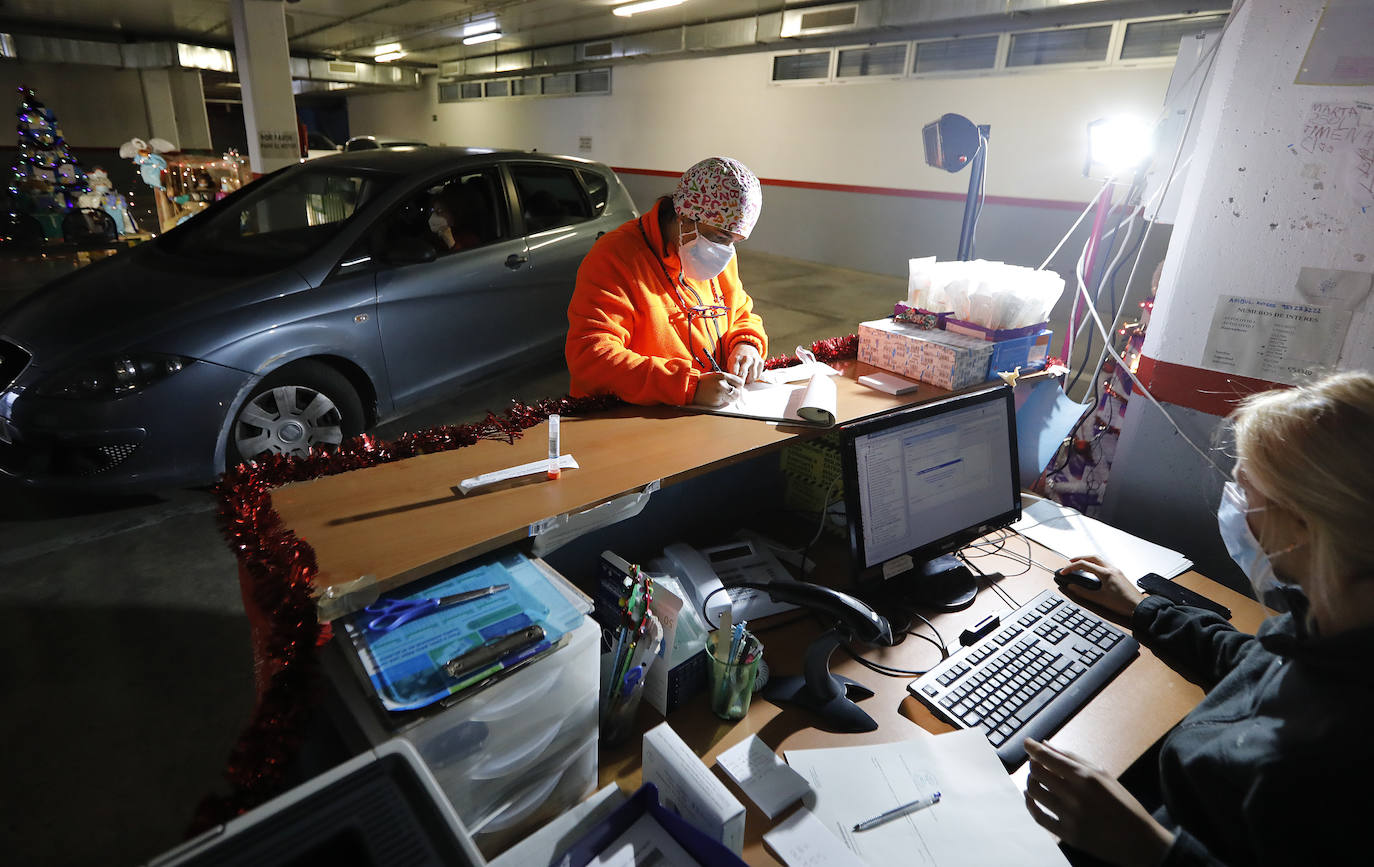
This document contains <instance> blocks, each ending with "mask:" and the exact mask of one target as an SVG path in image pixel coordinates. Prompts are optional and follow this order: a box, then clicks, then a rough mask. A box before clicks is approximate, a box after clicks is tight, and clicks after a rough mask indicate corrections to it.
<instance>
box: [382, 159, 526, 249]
mask: <svg viewBox="0 0 1374 867" xmlns="http://www.w3.org/2000/svg"><path fill="white" fill-rule="evenodd" d="M499 183H500V175H499V174H498V173H497V171H496V169H495V168H478V169H469V170H467V171H463V172H458V173H457V174H454V175H450V176H449V177H446V178H442V179H440V180H439V181H437V182H435V183H432V184H429V185H428V186H426V187H424V188H423V189H420V190H416V191H415V192H414V193H412V194H411V195H410V196H409V197H408V198H407V199H406V200H405V201H404V202H402V204H401V205H400V206H399V207H398V208H397V209H396V210H395V211H394V212H392V214H391V216H390V218H389V219H388V221H387V227H386V233H387V235H388V237H389V238H391V239H396V238H400V237H408V238H423V239H424V240H425V241H426V242H427V243H429V244H430V245H432V246H433V247H434V251H435V253H436V254H437V255H438V256H441V257H442V256H447V255H450V254H453V253H459V252H462V251H464V250H472V249H475V248H477V247H481V246H484V245H486V244H490V243H492V242H493V241H499V240H502V239H503V238H506V237H508V235H509V232H508V230H507V227H506V219H505V217H506V210H505V204H504V201H503V200H502V198H501V196H500V194H499V192H500V186H499Z"/></svg>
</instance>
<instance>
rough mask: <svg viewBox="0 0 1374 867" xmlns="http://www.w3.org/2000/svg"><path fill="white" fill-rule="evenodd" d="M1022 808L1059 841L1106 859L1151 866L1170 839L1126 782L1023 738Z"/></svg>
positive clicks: (1070, 755) (1113, 861) (1172, 839)
mask: <svg viewBox="0 0 1374 867" xmlns="http://www.w3.org/2000/svg"><path fill="white" fill-rule="evenodd" d="M1025 745H1026V755H1027V756H1028V757H1029V758H1030V774H1029V775H1028V777H1027V779H1026V809H1027V810H1029V811H1030V814H1031V818H1033V819H1035V821H1036V822H1037V823H1038V824H1040V825H1041V826H1042V827H1043V828H1045V829H1046V830H1048V831H1049V832H1050V833H1052V834H1054V835H1055V836H1056V837H1058V838H1059V839H1060V840H1062V841H1063V842H1065V843H1067V844H1069V845H1070V846H1073V847H1074V848H1076V849H1082V850H1083V851H1084V852H1087V853H1088V854H1089V855H1095V856H1097V857H1098V858H1101V859H1103V860H1105V861H1107V862H1108V863H1111V864H1123V865H1137V864H1138V865H1141V867H1146V865H1149V867H1154V865H1157V864H1159V863H1160V862H1161V861H1163V860H1164V854H1165V853H1166V852H1167V851H1168V850H1169V847H1170V846H1171V845H1172V844H1173V842H1174V835H1173V833H1172V832H1171V831H1169V829H1167V828H1165V827H1164V826H1163V825H1161V824H1159V823H1158V822H1156V821H1155V820H1154V817H1153V816H1151V815H1150V814H1149V812H1148V811H1147V810H1146V809H1145V807H1144V806H1142V805H1141V803H1140V802H1139V801H1137V800H1136V799H1135V797H1134V796H1133V795H1131V793H1130V792H1128V791H1126V787H1125V786H1123V785H1121V784H1120V783H1118V782H1117V781H1116V780H1114V779H1112V777H1110V776H1108V774H1107V772H1106V771H1103V770H1102V769H1101V768H1096V767H1093V766H1092V765H1090V764H1088V763H1087V762H1085V761H1083V760H1082V759H1080V758H1079V757H1078V756H1075V755H1074V754H1073V753H1068V752H1064V751H1063V750H1058V749H1055V748H1054V747H1052V746H1050V745H1049V744H1045V743H1040V742H1037V741H1033V740H1031V739H1030V738H1027V739H1026V744H1025Z"/></svg>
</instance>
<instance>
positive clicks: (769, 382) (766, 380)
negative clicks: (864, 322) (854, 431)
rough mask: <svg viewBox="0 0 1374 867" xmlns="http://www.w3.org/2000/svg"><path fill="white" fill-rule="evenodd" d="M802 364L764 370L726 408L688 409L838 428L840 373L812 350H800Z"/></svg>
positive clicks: (693, 407) (799, 355) (800, 348)
mask: <svg viewBox="0 0 1374 867" xmlns="http://www.w3.org/2000/svg"><path fill="white" fill-rule="evenodd" d="M797 358H798V359H800V361H801V363H800V364H795V365H792V366H790V367H778V368H774V369H773V370H767V371H764V373H763V375H762V376H761V377H759V379H758V381H757V382H751V383H749V384H748V385H746V386H744V387H743V388H741V389H740V391H739V396H738V397H736V398H735V399H734V400H732V401H731V402H730V403H727V404H725V405H724V406H716V407H706V406H688V407H684V409H690V410H693V411H695V412H706V413H712V414H714V415H734V416H739V417H741V418H756V419H761V420H763V421H773V422H778V423H781V424H796V425H807V426H809V427H834V425H835V410H836V401H837V398H836V391H835V381H834V380H833V379H831V377H833V376H836V375H838V374H839V371H838V370H836V369H835V368H833V367H831V366H830V365H828V364H826V363H825V362H822V361H817V360H816V356H815V355H814V354H813V353H811V352H810V351H809V350H807V349H804V348H802V347H800V346H799V347H797Z"/></svg>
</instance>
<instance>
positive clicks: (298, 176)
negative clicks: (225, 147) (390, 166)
mask: <svg viewBox="0 0 1374 867" xmlns="http://www.w3.org/2000/svg"><path fill="white" fill-rule="evenodd" d="M392 180H393V178H392V177H391V176H389V175H375V174H364V173H361V172H358V171H356V170H349V169H334V170H332V171H331V170H329V169H315V168H304V167H303V168H302V169H300V170H299V171H291V172H284V173H282V174H281V175H278V176H276V177H272V178H268V179H265V180H263V181H260V182H259V183H258V184H254V185H253V186H251V187H249V188H248V189H246V190H244V193H245V195H243V196H241V197H239V196H236V197H234V198H233V199H232V200H230V201H226V202H224V203H222V204H221V205H218V206H216V207H213V208H211V209H210V210H209V211H207V212H205V213H204V214H201V215H200V216H197V217H193V218H192V219H191V221H190V222H189V223H187V224H186V225H185V226H182V227H181V229H180V231H177V232H173V233H171V234H169V235H168V236H167V237H166V239H165V241H164V243H163V245H162V249H164V250H165V251H167V252H170V253H173V254H175V255H181V256H194V257H197V258H206V259H214V260H223V261H225V262H226V263H238V264H242V263H244V262H246V261H252V262H254V263H255V264H256V265H259V266H261V267H262V268H263V269H264V270H265V269H270V268H277V267H280V266H282V265H285V264H288V263H290V262H294V261H296V260H298V259H300V258H301V257H302V256H306V255H308V254H310V253H312V252H314V251H315V250H318V249H319V248H320V245H321V244H324V243H326V242H328V241H329V240H330V239H331V238H333V237H334V236H335V235H336V234H338V233H339V231H340V230H341V229H343V227H344V226H346V225H347V224H348V222H349V221H350V220H351V219H352V218H353V215H354V214H356V213H357V212H358V211H359V210H360V209H361V208H362V207H363V205H364V204H365V203H366V202H368V201H370V200H371V199H372V198H374V197H375V196H376V195H377V194H378V193H379V192H380V191H381V190H383V189H385V188H386V187H387V186H389V185H390V183H391V182H392ZM259 185H260V187H261V188H260V189H258V188H257V187H259Z"/></svg>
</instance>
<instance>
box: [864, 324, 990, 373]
mask: <svg viewBox="0 0 1374 867" xmlns="http://www.w3.org/2000/svg"><path fill="white" fill-rule="evenodd" d="M995 346H996V344H993V343H988V342H987V341H985V340H980V339H979V338H976V337H969V336H967V335H963V334H951V333H949V332H947V331H931V330H928V329H922V328H917V327H916V326H914V325H909V324H907V323H904V322H894V321H893V320H891V319H876V320H874V321H872V322H861V323H859V360H860V361H863V362H866V363H868V364H872V365H874V366H875V367H881V368H883V369H884V370H890V371H892V372H893V373H898V374H901V375H902V376H905V377H906V378H908V379H919V380H920V381H922V382H928V383H930V384H932V385H938V386H940V387H941V388H949V389H955V388H964V387H966V386H970V385H976V384H977V383H980V382H983V381H984V380H986V379H987V377H988V362H989V360H990V359H991V358H992V353H993V350H994V347H995Z"/></svg>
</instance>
